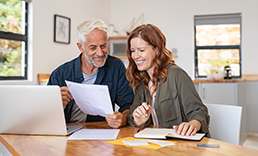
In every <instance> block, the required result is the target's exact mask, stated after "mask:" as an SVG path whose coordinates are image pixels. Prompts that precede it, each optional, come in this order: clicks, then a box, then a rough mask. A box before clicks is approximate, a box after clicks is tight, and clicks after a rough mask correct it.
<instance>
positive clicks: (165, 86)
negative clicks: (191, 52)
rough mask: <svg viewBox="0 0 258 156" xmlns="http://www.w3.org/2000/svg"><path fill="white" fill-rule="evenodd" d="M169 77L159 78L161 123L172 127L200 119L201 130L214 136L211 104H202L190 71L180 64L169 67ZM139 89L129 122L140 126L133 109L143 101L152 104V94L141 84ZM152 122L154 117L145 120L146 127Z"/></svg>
mask: <svg viewBox="0 0 258 156" xmlns="http://www.w3.org/2000/svg"><path fill="white" fill-rule="evenodd" d="M167 70H168V77H167V80H166V81H165V82H164V83H162V82H163V79H162V78H159V86H158V89H157V92H156V97H155V102H154V109H155V111H156V115H157V118H158V122H159V126H161V127H167V128H172V127H173V125H179V124H180V123H182V122H189V121H191V120H193V119H195V120H198V121H200V123H201V125H202V126H201V129H200V130H199V131H198V132H201V133H205V134H206V136H207V137H210V133H209V122H210V117H209V115H208V111H207V107H206V106H205V105H204V104H203V103H202V100H201V99H200V97H199V95H198V93H197V91H196V89H195V86H194V84H193V82H192V79H191V78H190V77H189V76H188V74H187V73H186V72H185V71H184V70H183V69H181V68H180V67H178V66H176V65H169V66H168V67H167ZM138 90H139V92H138V91H135V96H134V101H133V104H132V105H131V107H130V115H129V117H128V124H129V125H130V126H137V125H136V124H135V123H134V121H133V115H132V113H133V111H134V109H136V108H137V107H138V106H140V105H141V104H142V102H148V103H149V104H150V101H151V97H150V94H149V93H148V91H147V89H146V88H145V87H144V86H143V85H142V84H141V85H140V86H139V87H138ZM150 124H152V117H150V118H149V120H148V121H147V122H146V123H145V126H148V125H150Z"/></svg>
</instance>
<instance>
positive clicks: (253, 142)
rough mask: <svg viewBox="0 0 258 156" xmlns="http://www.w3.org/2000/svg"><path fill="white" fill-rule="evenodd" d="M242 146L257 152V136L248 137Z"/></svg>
mask: <svg viewBox="0 0 258 156" xmlns="http://www.w3.org/2000/svg"><path fill="white" fill-rule="evenodd" d="M243 146H244V147H248V148H252V149H255V150H258V136H254V135H252V136H250V135H248V136H247V139H246V141H245V142H244V144H243Z"/></svg>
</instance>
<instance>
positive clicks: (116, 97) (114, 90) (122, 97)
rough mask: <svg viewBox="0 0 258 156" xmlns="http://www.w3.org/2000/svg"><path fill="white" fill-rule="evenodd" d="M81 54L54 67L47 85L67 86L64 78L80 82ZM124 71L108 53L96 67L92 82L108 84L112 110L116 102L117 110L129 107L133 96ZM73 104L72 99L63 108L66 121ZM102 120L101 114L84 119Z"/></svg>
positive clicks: (121, 64)
mask: <svg viewBox="0 0 258 156" xmlns="http://www.w3.org/2000/svg"><path fill="white" fill-rule="evenodd" d="M81 56H82V54H80V55H79V56H78V57H77V58H75V59H73V60H71V61H69V62H66V63H64V64H62V65H60V66H59V67H58V68H56V69H55V70H54V71H53V72H52V74H51V75H50V78H49V81H48V85H58V86H60V87H62V86H67V85H66V83H65V80H68V81H72V82H77V83H82V82H83V80H84V78H83V74H82V70H81ZM125 72H126V69H125V66H124V64H123V62H122V61H121V60H120V59H118V58H115V57H113V56H110V55H108V58H107V60H106V63H105V65H104V66H103V67H101V68H99V69H98V74H97V78H96V81H95V82H94V84H101V85H107V86H108V89H109V93H110V97H111V102H112V106H113V110H114V109H115V103H116V104H117V105H118V106H119V107H120V108H119V112H123V111H124V110H125V109H130V106H131V104H132V102H133V98H134V94H133V90H132V89H131V88H130V86H129V82H128V80H127V79H126V76H125ZM73 104H74V100H71V101H70V102H69V103H68V104H67V106H66V108H65V110H64V113H65V119H66V122H67V123H69V122H70V119H71V113H72V107H73ZM104 120H105V118H104V117H101V116H91V115H87V120H86V121H89V122H90V121H104Z"/></svg>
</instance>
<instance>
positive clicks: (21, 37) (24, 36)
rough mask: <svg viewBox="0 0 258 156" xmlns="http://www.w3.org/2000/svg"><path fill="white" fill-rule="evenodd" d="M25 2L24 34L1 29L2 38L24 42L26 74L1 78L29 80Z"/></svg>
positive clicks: (0, 77) (26, 6) (0, 78)
mask: <svg viewBox="0 0 258 156" xmlns="http://www.w3.org/2000/svg"><path fill="white" fill-rule="evenodd" d="M24 3H25V10H24V13H25V15H24V16H25V18H24V20H25V24H24V34H17V33H12V32H8V31H0V39H6V40H14V41H21V42H24V46H25V47H24V62H22V63H24V76H0V80H27V79H28V3H27V2H26V1H24Z"/></svg>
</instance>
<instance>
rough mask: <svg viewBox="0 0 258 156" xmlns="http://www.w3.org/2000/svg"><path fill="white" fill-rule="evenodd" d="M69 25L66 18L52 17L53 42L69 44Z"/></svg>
mask: <svg viewBox="0 0 258 156" xmlns="http://www.w3.org/2000/svg"><path fill="white" fill-rule="evenodd" d="M70 25H71V20H70V18H68V17H64V16H60V15H54V41H55V42H59V43H65V44H70Z"/></svg>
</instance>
